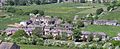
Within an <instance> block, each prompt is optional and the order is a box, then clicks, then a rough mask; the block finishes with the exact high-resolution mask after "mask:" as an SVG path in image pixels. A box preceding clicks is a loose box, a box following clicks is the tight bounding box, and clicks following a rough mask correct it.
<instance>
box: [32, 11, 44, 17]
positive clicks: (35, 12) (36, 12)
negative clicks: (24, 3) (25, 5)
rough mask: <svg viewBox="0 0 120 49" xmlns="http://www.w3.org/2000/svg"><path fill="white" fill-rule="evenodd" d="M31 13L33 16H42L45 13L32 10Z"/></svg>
mask: <svg viewBox="0 0 120 49" xmlns="http://www.w3.org/2000/svg"><path fill="white" fill-rule="evenodd" d="M31 13H33V14H40V15H41V16H43V15H44V11H42V10H32V11H31Z"/></svg>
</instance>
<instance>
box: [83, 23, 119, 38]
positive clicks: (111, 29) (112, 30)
mask: <svg viewBox="0 0 120 49" xmlns="http://www.w3.org/2000/svg"><path fill="white" fill-rule="evenodd" d="M83 30H85V31H91V32H105V33H106V34H107V35H109V36H116V35H117V33H120V27H118V26H105V25H101V26H99V25H90V26H87V27H86V28H85V29H83Z"/></svg>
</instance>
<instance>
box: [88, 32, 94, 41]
mask: <svg viewBox="0 0 120 49" xmlns="http://www.w3.org/2000/svg"><path fill="white" fill-rule="evenodd" d="M93 38H94V37H93V33H91V34H90V35H88V41H89V42H90V41H93Z"/></svg>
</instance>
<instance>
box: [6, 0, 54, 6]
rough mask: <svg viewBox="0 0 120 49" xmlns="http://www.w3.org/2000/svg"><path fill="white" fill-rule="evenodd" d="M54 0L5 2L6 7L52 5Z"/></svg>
mask: <svg viewBox="0 0 120 49" xmlns="http://www.w3.org/2000/svg"><path fill="white" fill-rule="evenodd" d="M54 2H56V0H7V1H6V3H7V5H31V4H37V5H40V4H48V3H54Z"/></svg>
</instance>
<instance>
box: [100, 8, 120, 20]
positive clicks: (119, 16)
mask: <svg viewBox="0 0 120 49" xmlns="http://www.w3.org/2000/svg"><path fill="white" fill-rule="evenodd" d="M99 19H106V20H118V21H119V22H120V7H119V8H118V9H116V10H114V11H112V12H109V13H108V14H106V15H104V16H101V17H100V18H99Z"/></svg>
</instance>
